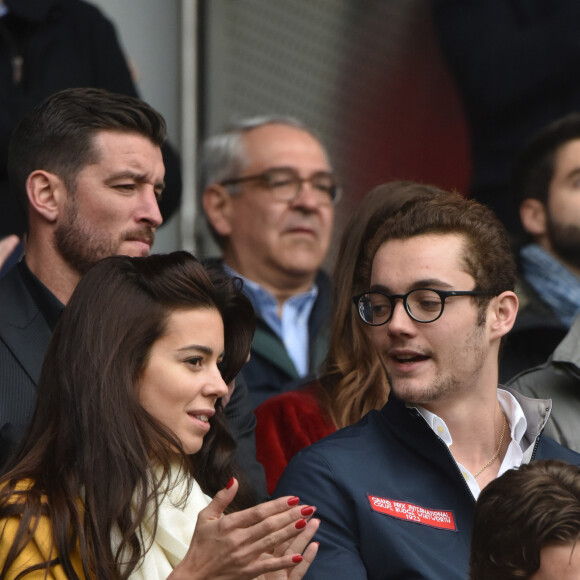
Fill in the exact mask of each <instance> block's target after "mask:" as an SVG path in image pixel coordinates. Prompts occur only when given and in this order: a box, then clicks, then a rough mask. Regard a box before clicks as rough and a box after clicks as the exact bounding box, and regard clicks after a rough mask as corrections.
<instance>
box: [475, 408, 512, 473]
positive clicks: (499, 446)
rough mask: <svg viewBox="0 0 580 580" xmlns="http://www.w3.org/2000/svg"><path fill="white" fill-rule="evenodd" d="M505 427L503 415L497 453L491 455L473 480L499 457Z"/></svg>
mask: <svg viewBox="0 0 580 580" xmlns="http://www.w3.org/2000/svg"><path fill="white" fill-rule="evenodd" d="M506 425H507V420H506V418H505V415H504V416H503V427H502V430H501V436H500V438H499V445H498V446H497V451H496V452H495V453H494V454H493V457H492V458H491V459H490V460H489V461H488V462H487V463H486V464H485V465H484V466H483V467H482V468H481V469H480V470H479V471H478V472H477V473H476V474H475V475H474V476H473V477H474V478H476V477H477V476H478V475H481V472H482V471H483V470H484V469H487V468H488V467H489V466H490V465H491V464H492V463H493V462H494V461H495V460H496V458H497V456H498V455H499V452H500V449H501V444H502V443H503V436H504V434H505V426H506Z"/></svg>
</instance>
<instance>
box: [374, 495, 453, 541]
mask: <svg viewBox="0 0 580 580" xmlns="http://www.w3.org/2000/svg"><path fill="white" fill-rule="evenodd" d="M367 497H368V498H369V503H370V504H371V508H372V509H373V510H374V511H376V512H379V513H381V514H386V515H388V516H392V517H394V518H397V519H399V520H407V521H409V522H416V523H418V524H423V525H424V526H431V527H432V528H439V529H441V530H451V531H453V532H456V531H457V526H456V525H455V517H454V516H453V512H452V511H450V510H432V509H426V508H423V507H421V506H418V505H413V504H412V503H407V502H404V501H399V500H396V499H385V498H384V497H377V496H376V495H368V494H367Z"/></svg>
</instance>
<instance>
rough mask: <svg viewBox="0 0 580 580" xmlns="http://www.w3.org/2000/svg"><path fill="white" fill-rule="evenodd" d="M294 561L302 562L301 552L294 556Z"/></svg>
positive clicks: (296, 562) (295, 562)
mask: <svg viewBox="0 0 580 580" xmlns="http://www.w3.org/2000/svg"><path fill="white" fill-rule="evenodd" d="M292 562H294V564H300V562H302V556H300V554H296V556H292Z"/></svg>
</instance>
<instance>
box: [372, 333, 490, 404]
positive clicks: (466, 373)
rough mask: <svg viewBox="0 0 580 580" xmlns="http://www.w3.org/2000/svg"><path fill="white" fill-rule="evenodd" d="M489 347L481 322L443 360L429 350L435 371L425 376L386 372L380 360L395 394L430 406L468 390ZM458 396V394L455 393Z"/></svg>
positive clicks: (481, 366)
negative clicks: (487, 346) (399, 374)
mask: <svg viewBox="0 0 580 580" xmlns="http://www.w3.org/2000/svg"><path fill="white" fill-rule="evenodd" d="M488 353H489V349H487V348H486V347H485V343H484V325H480V324H477V325H476V326H475V328H474V329H473V332H472V333H471V335H470V336H468V337H467V338H466V340H465V341H463V343H462V348H461V349H457V350H456V351H455V352H453V353H451V354H449V355H448V356H446V357H445V363H444V364H442V363H441V361H440V359H439V358H438V357H437V356H436V353H431V357H433V360H434V362H435V373H434V374H433V375H430V376H427V377H422V376H420V377H400V376H394V373H391V372H389V368H388V364H387V363H386V361H384V360H383V366H384V369H385V372H386V375H387V379H388V381H389V384H390V386H391V390H392V392H393V393H394V394H395V396H396V397H397V398H398V399H400V400H401V401H403V403H406V404H407V405H413V406H415V405H419V406H429V404H431V403H437V402H440V401H444V400H446V399H448V398H449V397H450V396H452V395H456V394H457V393H461V392H463V391H466V390H469V388H470V386H471V385H472V384H474V383H475V382H476V381H477V380H478V379H479V377H481V375H482V372H483V369H484V368H485V363H486V359H487V356H488ZM458 396H459V395H458Z"/></svg>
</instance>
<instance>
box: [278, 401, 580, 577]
mask: <svg viewBox="0 0 580 580" xmlns="http://www.w3.org/2000/svg"><path fill="white" fill-rule="evenodd" d="M515 396H518V395H515ZM518 400H521V397H519V396H518ZM525 445H530V446H533V454H532V456H531V458H532V459H547V458H558V459H563V460H565V461H568V462H570V463H575V464H577V465H580V455H578V454H576V453H574V452H573V451H570V450H568V449H566V448H564V447H561V446H560V445H559V444H557V443H556V442H554V441H552V440H551V439H548V438H546V437H543V436H540V435H539V433H538V432H534V427H533V426H531V427H529V430H528V433H526V436H525V443H524V446H525ZM274 495H275V496H276V497H278V496H282V495H297V496H298V497H300V500H301V503H304V504H310V505H315V506H316V507H317V512H316V517H319V518H320V519H321V526H320V529H319V531H318V533H317V536H316V538H315V539H316V540H318V541H319V542H320V548H319V552H318V555H317V557H316V559H315V560H314V562H313V564H312V565H311V566H310V569H309V571H308V573H307V575H306V578H310V579H316V580H336V579H342V578H348V579H349V580H357V579H363V578H369V579H372V580H379V579H381V580H383V579H389V580H394V579H400V580H412V579H419V578H422V579H425V578H429V579H432V580H435V579H436V580H442V579H445V580H453V579H458V580H459V579H461V580H465V579H466V578H467V577H468V569H469V566H468V563H469V548H470V541H471V526H472V519H473V512H474V507H475V500H474V498H473V495H472V494H471V492H470V490H469V488H468V486H467V483H466V482H465V480H464V478H463V476H462V475H461V472H460V471H459V468H458V467H457V464H456V463H455V461H454V459H453V457H452V455H451V452H450V451H449V449H448V447H447V446H446V445H445V443H444V442H443V441H442V440H441V439H440V438H439V437H437V435H435V433H434V432H433V431H432V429H431V428H430V427H429V425H428V424H427V422H426V421H425V420H424V419H423V417H421V415H419V413H418V412H417V411H416V410H414V409H407V408H406V407H405V406H404V405H403V404H402V403H401V402H400V401H399V400H397V399H396V398H395V397H394V396H393V395H391V397H390V399H389V402H388V403H387V404H386V405H385V406H384V407H383V409H382V410H381V411H371V412H370V413H369V414H368V415H366V416H365V417H364V418H363V419H362V420H361V421H359V422H358V423H356V424H355V425H352V426H351V427H347V428H346V429H341V430H339V431H337V432H336V433H334V434H332V435H329V436H328V437H326V438H324V439H322V440H320V441H318V442H317V443H315V444H314V445H311V446H310V447H308V448H306V449H304V450H303V451H301V452H300V453H299V454H298V455H296V456H295V457H294V459H293V460H292V461H291V462H290V464H289V465H288V467H287V468H286V471H285V472H284V474H283V475H282V478H281V479H280V482H279V484H278V487H277V488H276V491H275V494H274Z"/></svg>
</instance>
